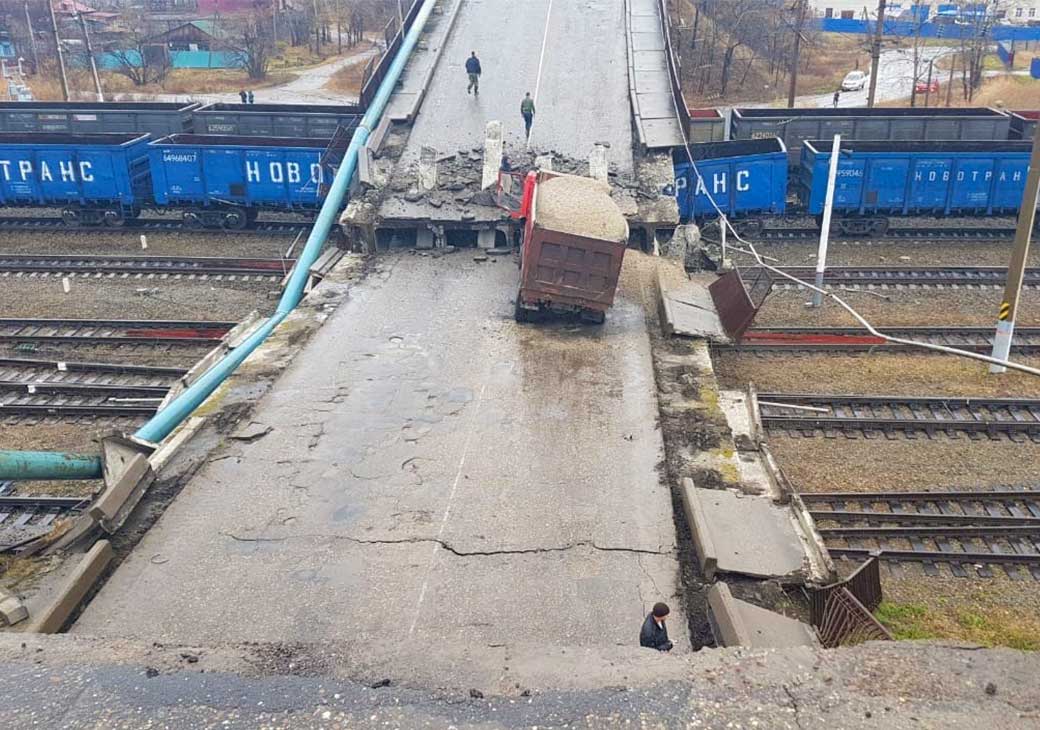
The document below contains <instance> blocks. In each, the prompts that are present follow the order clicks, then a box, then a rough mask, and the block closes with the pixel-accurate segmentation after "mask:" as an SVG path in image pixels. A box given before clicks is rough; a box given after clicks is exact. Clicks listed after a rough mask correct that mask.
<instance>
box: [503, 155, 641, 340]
mask: <svg viewBox="0 0 1040 730" xmlns="http://www.w3.org/2000/svg"><path fill="white" fill-rule="evenodd" d="M627 240H628V223H627V222H626V221H625V217H624V216H623V215H622V214H621V210H620V209H619V208H618V207H617V204H616V203H615V202H614V201H613V200H612V199H611V197H610V192H609V187H608V186H607V185H606V184H604V183H600V182H597V181H595V180H592V179H590V178H583V177H577V176H573V175H554V174H552V173H545V172H543V173H539V176H538V180H537V183H536V185H535V188H534V191H533V194H532V195H531V199H530V201H529V211H528V215H527V223H526V226H525V235H524V245H523V252H522V259H521V269H520V291H519V294H518V295H517V312H516V314H517V319H518V320H523V319H525V318H526V313H527V312H530V311H533V310H546V309H548V310H554V311H570V312H578V313H581V314H583V315H585V316H586V317H587V318H589V319H592V320H595V321H600V322H601V321H602V320H603V313H604V312H606V310H607V309H608V308H609V307H610V305H611V304H613V303H614V290H615V289H616V288H617V282H618V277H619V276H620V273H621V262H622V260H623V258H624V255H625V246H626V242H627Z"/></svg>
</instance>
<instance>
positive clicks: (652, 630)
mask: <svg viewBox="0 0 1040 730" xmlns="http://www.w3.org/2000/svg"><path fill="white" fill-rule="evenodd" d="M669 613H671V611H669V610H668V604H666V603H655V604H654V610H652V611H651V612H650V613H648V614H647V615H646V620H645V621H644V622H643V628H642V630H641V631H640V632H639V645H640V646H642V647H646V648H647V649H657V651H671V650H672V646H674V645H673V644H672V642H670V641H669V640H668V628H667V627H666V626H665V625H664V622H665V619H667V618H668V614H669Z"/></svg>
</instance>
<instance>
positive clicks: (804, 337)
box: [714, 327, 1040, 355]
mask: <svg viewBox="0 0 1040 730" xmlns="http://www.w3.org/2000/svg"><path fill="white" fill-rule="evenodd" d="M881 331H882V332H884V333H885V334H886V335H890V336H892V337H900V338H903V339H909V340H917V341H919V342H924V343H928V344H933V345H944V346H946V347H956V348H959V349H961V350H967V351H968V352H981V353H989V352H990V351H991V350H992V349H993V335H994V329H993V327H882V328H881ZM714 348H715V349H716V350H718V351H738V352H754V353H760V352H765V353H768V352H776V353H783V352H848V351H852V352H856V351H885V352H892V351H907V350H911V351H917V350H916V348H914V347H913V346H912V345H901V344H896V343H890V342H888V341H887V340H885V339H883V338H881V337H876V336H874V335H872V334H870V333H869V332H867V331H866V330H864V329H863V328H862V327H769V328H762V329H751V330H748V331H746V332H745V333H744V335H743V337H742V338H741V340H740V341H739V342H737V343H735V344H732V345H715V346H714ZM1011 349H1012V352H1015V353H1017V354H1020V355H1026V354H1034V353H1037V352H1040V327H1016V328H1015V336H1014V339H1013V341H1012V344H1011Z"/></svg>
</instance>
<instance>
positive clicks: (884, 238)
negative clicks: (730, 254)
mask: <svg viewBox="0 0 1040 730" xmlns="http://www.w3.org/2000/svg"><path fill="white" fill-rule="evenodd" d="M737 230H738V231H739V230H740V228H739V226H738V228H737ZM742 235H743V236H744V237H745V238H752V239H754V240H759V241H768V242H769V243H800V242H803V241H818V240H819V238H820V229H819V228H813V227H804V228H766V229H763V230H761V231H759V232H756V231H755V230H754V229H751V230H748V231H747V232H746V233H745V234H742ZM1014 236H1015V229H1014V228H1008V227H997V228H944V227H941V226H927V227H922V228H914V227H907V228H889V229H888V230H887V231H886V232H885V233H884V234H883V235H880V236H845V235H842V234H840V233H837V232H835V231H833V230H832V231H831V240H832V241H833V240H839V241H848V242H850V243H893V242H906V241H911V240H912V241H919V242H932V241H936V242H938V241H942V242H947V243H948V242H951V241H1004V240H1010V239H1012V238H1014Z"/></svg>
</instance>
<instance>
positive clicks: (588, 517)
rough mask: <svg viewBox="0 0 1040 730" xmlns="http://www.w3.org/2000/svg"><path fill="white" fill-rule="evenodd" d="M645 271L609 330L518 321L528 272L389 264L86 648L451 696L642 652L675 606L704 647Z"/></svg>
mask: <svg viewBox="0 0 1040 730" xmlns="http://www.w3.org/2000/svg"><path fill="white" fill-rule="evenodd" d="M639 256H640V254H636V253H633V252H630V256H629V261H628V263H627V264H626V272H625V280H624V282H623V285H622V290H621V291H620V293H619V298H618V302H617V304H616V305H615V307H614V308H613V309H612V310H611V312H610V314H609V316H608V319H607V322H606V324H605V325H604V326H602V327H601V328H596V327H586V326H579V325H576V324H566V323H559V324H544V325H538V326H521V325H518V324H516V323H515V322H514V321H513V318H512V297H513V294H514V292H515V286H516V268H515V266H514V265H513V263H512V262H511V261H510V260H508V259H504V260H503V259H499V260H498V261H497V262H496V263H491V262H490V261H489V262H485V263H477V262H475V261H472V260H470V259H469V258H468V257H467V258H463V255H462V254H457V255H454V256H445V257H443V258H441V259H432V258H420V257H415V256H409V255H403V254H402V255H388V256H386V257H384V258H382V259H380V260H379V261H378V262H377V263H376V264H375V267H376V268H375V271H374V272H372V273H370V274H369V275H368V277H367V278H366V279H365V280H363V281H362V282H359V283H358V284H357V286H356V289H355V291H354V292H353V294H352V296H351V298H350V300H349V301H348V302H347V303H345V304H343V305H342V306H341V307H340V309H339V310H337V311H336V313H335V314H333V315H332V317H331V318H330V320H329V321H328V322H326V323H325V325H324V326H323V327H322V329H321V330H320V331H319V332H318V333H317V334H316V335H315V337H314V339H312V340H311V342H310V343H309V345H308V346H307V347H306V348H305V349H304V350H303V351H302V352H300V353H299V354H298V355H297V357H296V359H295V361H294V363H293V364H292V365H291V367H290V369H289V370H288V371H287V372H286V373H285V374H284V375H283V376H282V377H281V379H280V380H279V382H277V383H276V384H275V386H274V389H273V390H272V391H271V392H270V393H269V395H268V396H267V397H265V398H264V399H263V400H262V401H261V402H260V403H259V405H258V407H257V409H256V411H255V413H254V414H253V417H252V420H253V421H255V422H257V423H260V424H264V425H266V426H270V427H271V428H272V431H271V432H270V433H268V434H267V435H266V436H263V437H262V438H260V439H258V440H256V441H253V442H251V443H229V444H228V445H226V446H225V447H223V448H222V449H218V450H217V452H216V453H214V454H212V455H211V457H210V458H209V460H208V463H206V464H205V465H204V466H203V467H202V468H201V469H200V471H199V472H198V473H197V474H196V475H195V477H194V478H193V479H192V481H191V482H190V483H189V484H188V485H187V486H186V487H185V488H184V490H183V491H182V492H181V494H180V495H179V496H178V497H177V499H176V500H175V501H174V503H173V504H172V505H171V506H170V507H169V508H168V510H167V511H166V513H165V514H164V515H163V516H162V518H161V519H160V520H159V522H158V523H157V524H156V525H155V526H154V527H153V528H152V529H151V531H150V532H149V533H148V534H147V535H146V536H145V537H144V538H143V540H142V541H141V543H140V544H139V545H138V546H137V548H136V549H135V551H134V552H133V553H132V554H131V555H130V556H129V557H128V558H127V559H126V560H125V561H124V562H123V563H122V564H121V565H120V567H119V568H118V569H117V570H116V572H115V574H114V575H113V577H112V578H111V579H110V580H109V581H108V583H107V584H106V585H105V586H104V588H103V589H102V590H101V591H100V593H99V594H98V596H97V597H96V598H95V599H94V601H93V602H92V603H91V604H90V606H89V607H88V608H87V609H86V611H85V612H84V614H83V616H82V617H81V618H80V620H79V621H78V623H77V624H76V625H75V627H74V629H73V630H74V631H75V632H77V633H83V634H99V635H103V636H111V637H142V638H145V639H147V640H151V641H161V642H182V643H188V644H201V645H207V644H214V643H221V642H227V641H232V642H234V641H260V642H266V641H273V642H304V643H319V644H320V643H321V642H323V641H339V642H347V643H348V645H352V646H356V648H357V657H358V661H359V662H361V663H363V664H364V666H365V667H369V668H372V671H373V672H376V671H383V672H386V674H385V675H384V676H392V677H401V676H402V675H410V676H416V677H418V676H420V675H421V676H428V677H433V678H434V679H437V678H438V672H440V673H444V672H449V673H450V672H452V671H462V669H460V667H461V666H462V665H463V664H465V665H466V666H467V667H472V666H483V665H482V664H481V662H485V663H486V662H492V663H493V662H494V661H505V662H506V663H507V664H508V660H503V659H502V652H503V651H505V652H508V651H509V647H518V646H526V647H536V648H537V649H538V650H539V651H543V652H547V653H551V652H553V651H557V652H558V651H561V650H563V649H564V648H566V647H579V648H580V647H585V648H588V647H593V648H594V647H609V646H613V645H616V644H623V645H626V646H632V645H634V643H635V642H637V634H638V630H639V626H640V622H641V620H642V617H643V616H644V615H645V613H646V612H647V611H648V610H649V608H650V606H652V604H653V603H654V602H655V601H657V600H666V601H668V602H669V603H670V604H671V605H672V607H673V615H672V620H671V621H670V624H669V625H670V630H671V632H672V634H673V639H675V640H676V642H677V644H678V645H679V646H680V647H684V646H685V647H688V641H687V639H686V637H685V625H686V622H685V617H684V616H683V614H682V610H681V606H680V601H679V600H677V599H676V598H675V595H676V594H677V592H678V585H677V581H678V577H679V564H678V560H677V556H676V554H675V540H676V538H675V532H674V525H673V518H672V505H671V498H670V492H669V489H668V488H667V486H666V485H664V484H662V483H661V481H660V479H659V475H658V473H657V470H656V467H657V465H658V463H659V462H660V460H661V459H662V453H663V449H662V444H661V436H660V432H659V431H658V430H657V427H656V417H657V408H656V402H655V395H654V378H653V372H652V365H651V359H650V345H649V339H648V336H647V331H646V324H645V319H644V313H643V308H642V305H641V304H640V303H639V298H640V296H641V282H640V281H638V277H636V276H635V274H636V273H638V272H637V271H633V270H632V268H633V265H635V264H638V263H639V261H638V260H637V257H639ZM157 556H158V557H157ZM504 647H505V648H504ZM453 668H454V669H453ZM489 670H501V665H497V666H494V667H489Z"/></svg>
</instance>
